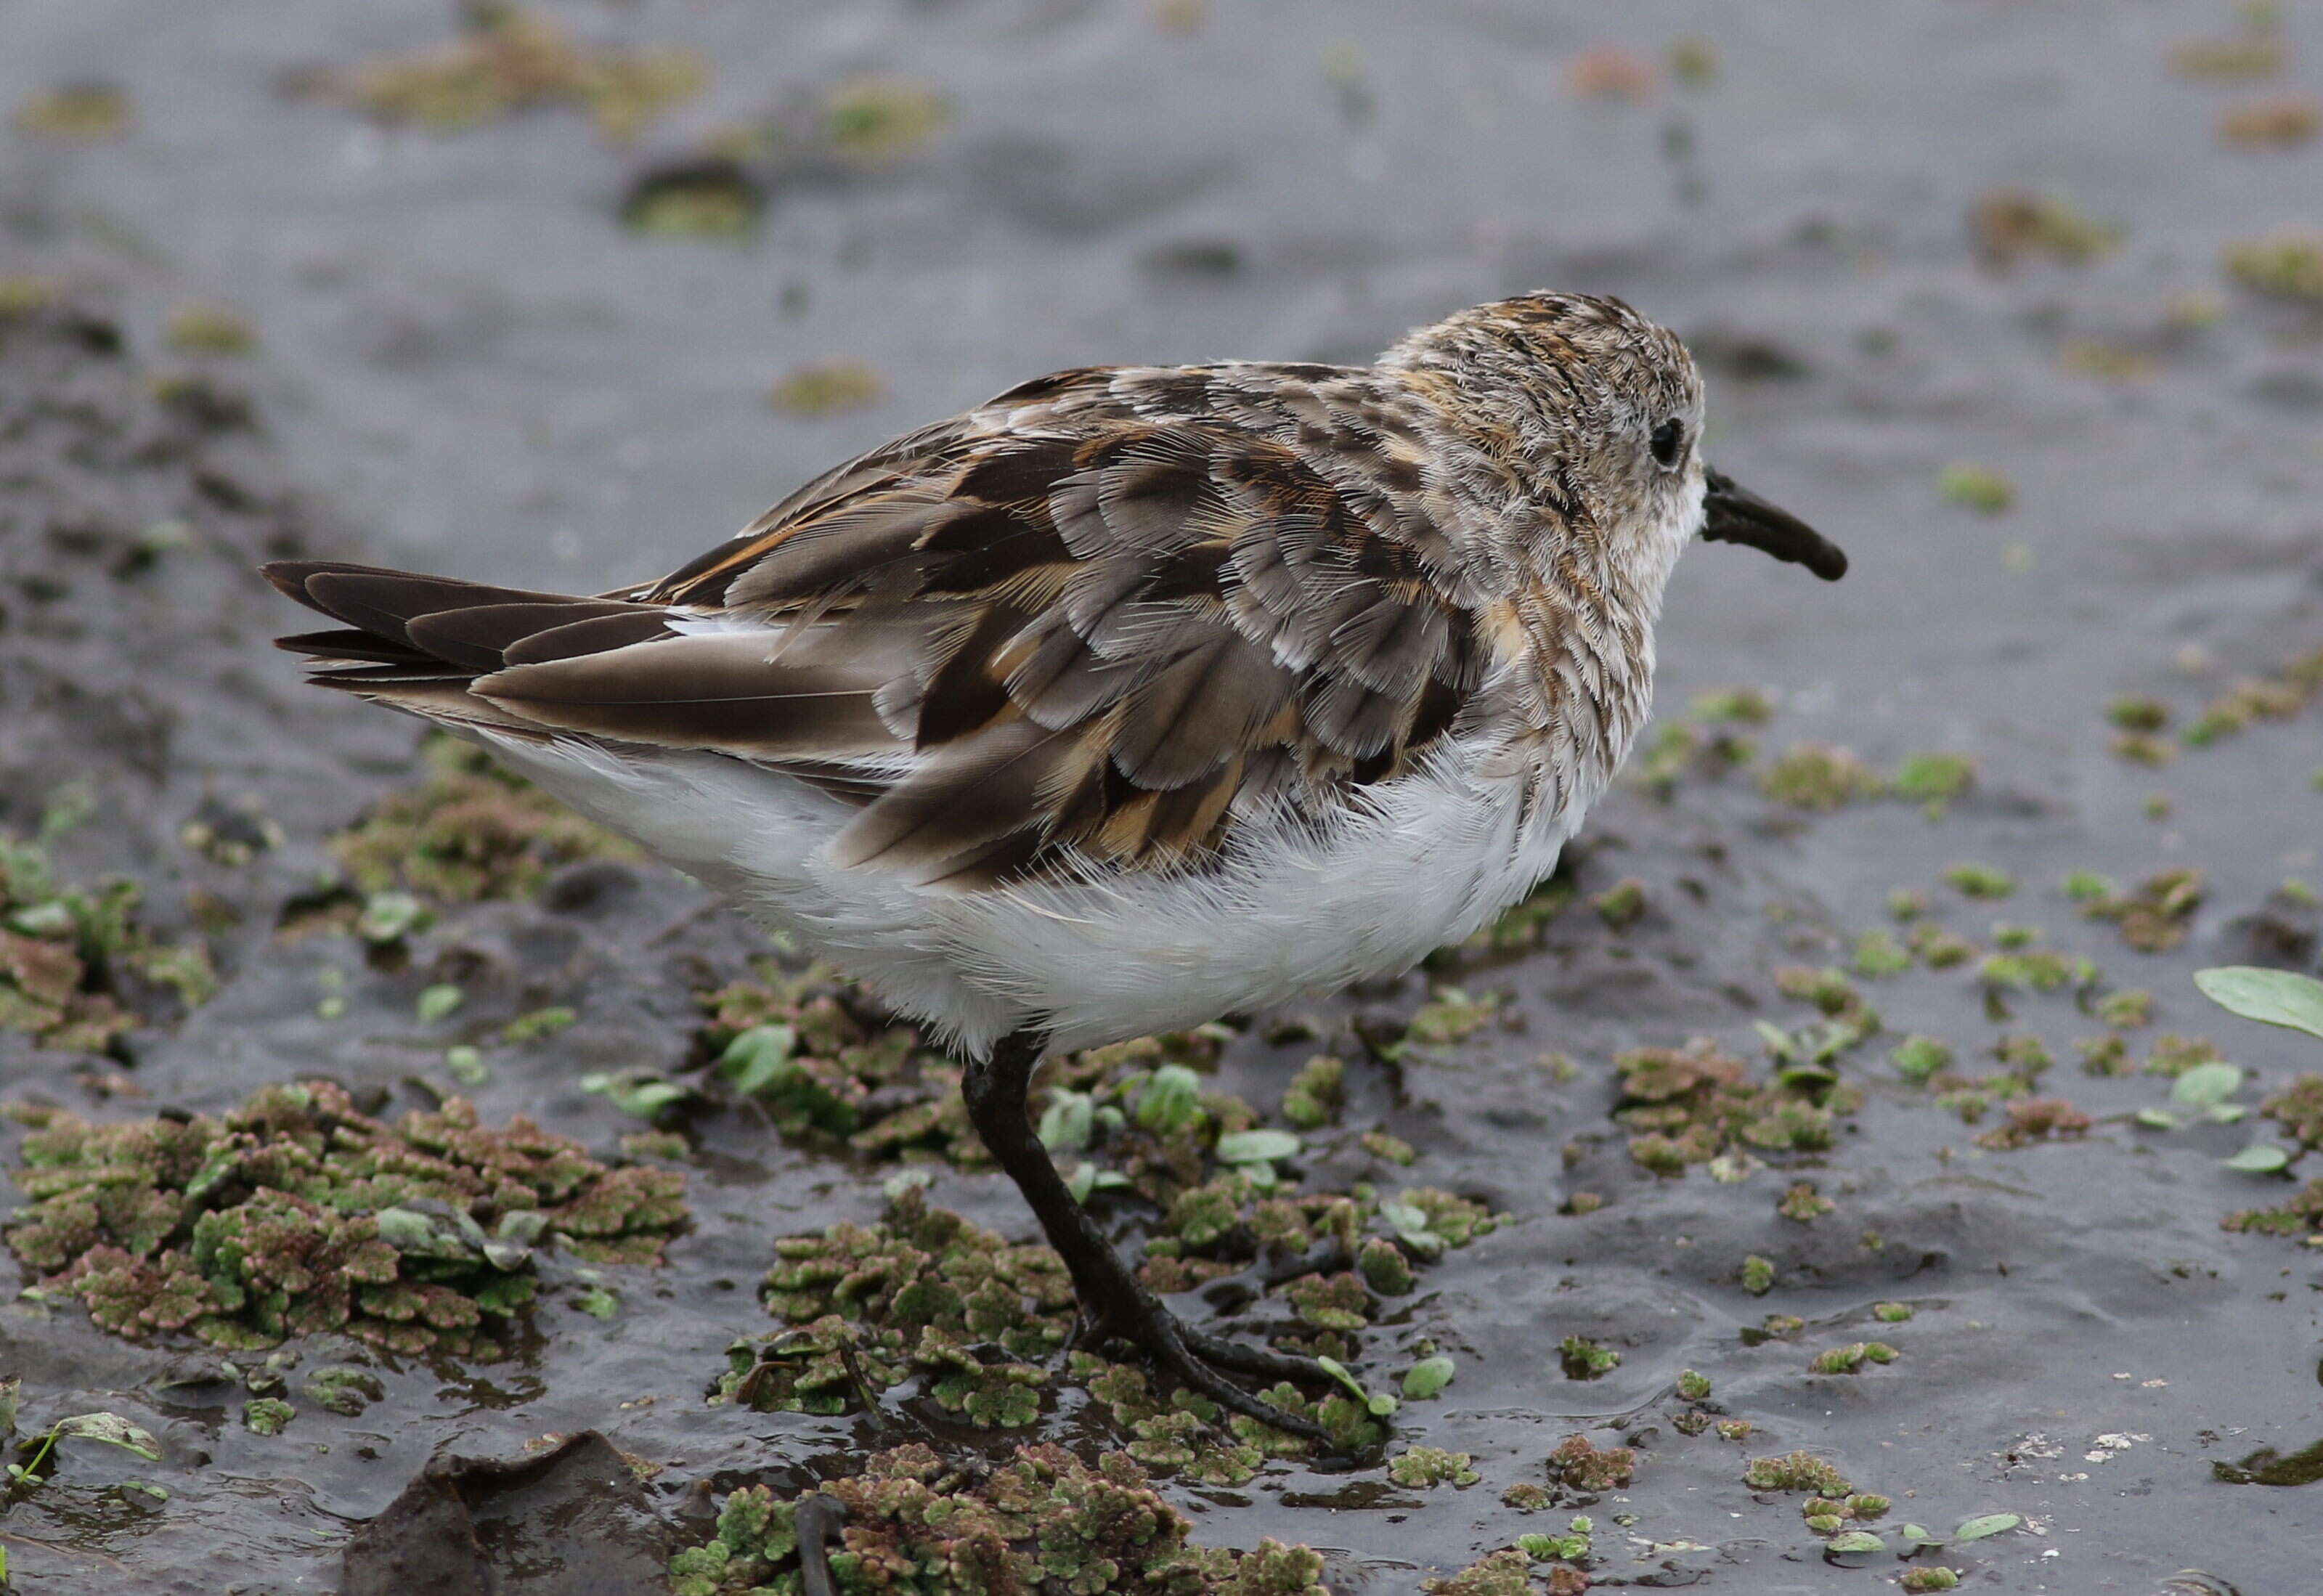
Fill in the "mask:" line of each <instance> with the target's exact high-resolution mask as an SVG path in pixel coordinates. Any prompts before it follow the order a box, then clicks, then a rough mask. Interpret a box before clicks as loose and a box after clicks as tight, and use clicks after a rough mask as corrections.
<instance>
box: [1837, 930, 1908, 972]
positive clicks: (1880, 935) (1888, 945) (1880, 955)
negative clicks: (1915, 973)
mask: <svg viewBox="0 0 2323 1596" xmlns="http://www.w3.org/2000/svg"><path fill="white" fill-rule="evenodd" d="M1848 962H1849V968H1851V969H1853V970H1854V972H1855V973H1856V974H1857V975H1859V976H1863V977H1868V978H1870V979H1875V980H1876V979H1879V978H1881V977H1887V976H1899V975H1901V974H1903V973H1904V972H1905V970H1907V969H1910V968H1912V950H1911V949H1909V948H1907V947H1905V945H1904V944H1902V943H1900V942H1898V941H1896V935H1895V933H1894V932H1893V931H1887V929H1885V928H1884V927H1882V928H1875V929H1874V930H1871V931H1865V932H1864V933H1863V934H1862V935H1861V936H1859V937H1858V938H1856V939H1855V953H1854V956H1853V957H1852V958H1851V959H1850V960H1849V961H1848Z"/></svg>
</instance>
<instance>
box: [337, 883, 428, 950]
mask: <svg viewBox="0 0 2323 1596" xmlns="http://www.w3.org/2000/svg"><path fill="white" fill-rule="evenodd" d="M430 918H431V916H430V915H429V914H428V913H427V905H426V904H425V903H421V902H420V901H419V900H418V898H415V897H413V896H412V895H411V894H409V893H408V892H376V893H373V894H372V895H371V896H370V897H369V898H368V899H366V900H365V901H364V903H363V914H362V916H361V917H360V918H358V919H357V920H356V922H355V934H356V935H358V936H360V937H362V938H363V940H364V941H366V942H394V941H399V940H402V939H403V938H404V937H406V936H409V934H410V933H411V932H413V931H419V930H421V929H423V928H424V927H425V926H426V925H427V922H428V920H429V919H430Z"/></svg>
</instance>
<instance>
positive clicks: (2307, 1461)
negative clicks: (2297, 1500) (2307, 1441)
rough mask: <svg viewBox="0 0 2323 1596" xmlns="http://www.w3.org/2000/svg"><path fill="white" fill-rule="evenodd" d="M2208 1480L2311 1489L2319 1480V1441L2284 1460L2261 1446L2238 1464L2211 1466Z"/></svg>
mask: <svg viewBox="0 0 2323 1596" xmlns="http://www.w3.org/2000/svg"><path fill="white" fill-rule="evenodd" d="M2210 1477H2211V1478H2212V1479H2214V1480H2216V1481H2219V1483H2221V1484H2225V1485H2312V1484H2314V1483H2315V1482H2316V1481H2318V1480H2323V1441H2318V1442H2316V1443H2315V1444H2314V1445H2312V1446H2305V1447H2301V1448H2300V1450H2299V1451H2297V1452H2294V1453H2291V1454H2290V1455H2288V1456H2285V1455H2284V1454H2282V1453H2280V1452H2277V1451H2276V1450H2275V1449H2274V1448H2273V1447H2272V1446H2262V1447H2260V1448H2259V1449H2258V1450H2257V1451H2255V1452H2254V1453H2252V1454H2250V1455H2249V1456H2248V1457H2245V1458H2244V1459H2243V1460H2242V1461H2241V1462H2240V1463H2227V1462H2224V1461H2220V1462H2217V1463H2212V1464H2211V1465H2210Z"/></svg>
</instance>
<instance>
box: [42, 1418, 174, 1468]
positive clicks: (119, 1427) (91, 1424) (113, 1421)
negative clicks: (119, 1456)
mask: <svg viewBox="0 0 2323 1596" xmlns="http://www.w3.org/2000/svg"><path fill="white" fill-rule="evenodd" d="M50 1434H51V1435H55V1436H56V1437H57V1438H58V1439H59V1440H62V1439H64V1438H65V1437H66V1436H68V1435H77V1436H78V1437H79V1438H80V1439H82V1440H84V1441H102V1442H104V1443H105V1444H106V1445H107V1446H118V1447H121V1448H122V1449H123V1450H124V1451H127V1452H133V1453H135V1454H137V1455H138V1456H140V1457H142V1458H143V1459H144V1460H145V1461H146V1462H148V1463H160V1462H161V1443H160V1442H159V1441H156V1440H155V1439H153V1437H152V1435H148V1434H147V1433H146V1432H145V1431H143V1430H142V1429H139V1428H138V1427H137V1426H135V1425H133V1424H131V1423H130V1422H129V1421H128V1420H127V1419H125V1418H124V1417H121V1415H119V1414H118V1413H76V1414H74V1415H73V1416H72V1417H70V1418H60V1419H59V1420H57V1423H56V1427H55V1428H54V1429H53V1430H51V1431H50Z"/></svg>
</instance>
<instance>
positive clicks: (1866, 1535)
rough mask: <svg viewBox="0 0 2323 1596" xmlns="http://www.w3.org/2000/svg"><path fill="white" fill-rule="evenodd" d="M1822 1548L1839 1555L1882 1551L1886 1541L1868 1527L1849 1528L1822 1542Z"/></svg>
mask: <svg viewBox="0 0 2323 1596" xmlns="http://www.w3.org/2000/svg"><path fill="white" fill-rule="evenodd" d="M1823 1549H1824V1550H1825V1551H1827V1552H1833V1553H1836V1554H1838V1555H1841V1556H1847V1555H1851V1554H1856V1553H1862V1552H1884V1551H1886V1550H1887V1542H1886V1541H1883V1540H1881V1539H1880V1538H1879V1537H1878V1536H1876V1535H1874V1534H1872V1533H1871V1532H1870V1531H1869V1530H1868V1529H1850V1530H1849V1531H1848V1532H1847V1533H1846V1534H1845V1535H1835V1536H1832V1537H1831V1539H1829V1540H1828V1541H1825V1542H1824V1543H1823Z"/></svg>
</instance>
